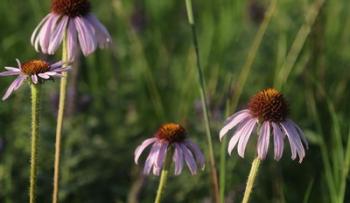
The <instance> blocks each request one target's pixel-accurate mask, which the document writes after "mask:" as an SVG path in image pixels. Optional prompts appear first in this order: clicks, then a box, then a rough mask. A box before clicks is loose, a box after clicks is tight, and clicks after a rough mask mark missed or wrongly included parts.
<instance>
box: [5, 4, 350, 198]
mask: <svg viewBox="0 0 350 203" xmlns="http://www.w3.org/2000/svg"><path fill="white" fill-rule="evenodd" d="M91 2H92V5H93V9H92V10H93V12H94V13H95V14H96V16H97V17H98V18H99V19H100V20H101V22H103V23H104V24H105V25H106V27H107V28H108V30H109V31H110V33H111V35H112V37H113V40H114V44H113V46H112V47H111V49H109V50H98V51H96V53H94V54H92V55H91V56H89V57H87V58H84V57H81V58H80V60H79V62H77V63H76V64H75V65H74V69H73V71H71V73H70V78H69V98H68V102H67V112H66V113H67V114H66V118H65V126H64V136H63V149H62V165H61V168H62V174H61V193H60V199H61V202H69V203H75V202H85V203H89V202H94V203H95V202H116V203H119V202H131V203H133V202H152V201H153V199H154V196H155V192H156V188H157V184H158V180H159V179H158V177H155V176H149V177H143V176H142V174H141V171H142V167H143V163H144V161H142V162H141V163H142V164H141V165H139V166H137V165H135V164H134V162H133V152H134V149H135V148H136V147H137V146H138V145H139V144H140V143H141V142H142V141H143V140H144V139H146V138H148V137H151V136H153V133H154V132H155V131H156V130H157V128H158V127H159V126H160V125H161V124H162V123H164V122H170V121H172V122H178V123H181V124H182V125H183V126H185V127H186V129H187V130H188V132H189V136H190V139H191V140H193V141H195V142H197V143H199V145H200V147H201V149H203V150H204V151H206V149H207V147H206V139H205V132H204V125H203V120H202V111H201V106H200V97H199V90H198V85H197V73H196V71H195V65H196V63H195V55H194V50H193V46H192V38H191V30H190V27H189V26H188V23H187V16H186V9H185V1H184V0H183V1H174V0H167V1H159V0H146V1H142V0H132V1H129V0H110V1H98V0H93V1H91ZM273 2H275V3H276V1H272V4H274V3H273ZM193 4H194V5H193V7H194V13H195V20H196V23H197V31H198V35H199V44H200V45H199V46H200V52H201V62H202V64H203V67H204V74H205V78H206V84H207V90H208V94H209V95H208V97H209V98H208V99H209V106H210V117H211V123H212V126H211V127H212V132H213V144H214V150H215V155H216V162H217V168H218V170H219V171H220V172H221V174H222V172H224V171H225V172H226V177H225V178H224V180H225V185H226V187H225V197H226V202H228V203H230V202H240V201H241V198H242V192H243V191H244V187H245V181H246V177H247V175H248V173H249V168H250V163H251V161H252V160H253V158H254V156H255V153H256V150H255V146H256V140H255V139H256V138H255V139H252V140H250V142H249V146H248V148H247V149H248V150H247V152H246V158H245V159H241V158H239V157H238V155H237V153H236V152H234V153H233V155H232V156H231V157H229V156H228V155H227V153H226V146H225V145H224V144H222V143H220V141H219V139H218V131H219V129H220V127H222V125H223V122H224V120H225V117H226V116H227V115H228V114H232V113H233V111H235V110H236V109H235V106H236V105H235V104H237V109H242V108H244V107H245V104H246V103H247V101H248V99H249V97H250V96H251V95H252V94H254V93H256V92H257V91H259V90H261V89H263V88H266V87H271V86H275V87H277V88H278V89H279V90H281V91H282V92H283V93H284V95H285V97H286V98H287V99H288V100H289V104H290V109H291V111H290V114H291V115H290V117H291V118H292V119H293V120H294V121H295V122H296V123H298V124H299V126H300V127H301V128H302V129H303V130H304V131H305V134H306V136H307V138H308V140H309V142H310V148H309V150H308V151H307V154H306V158H305V160H304V161H303V163H302V164H299V163H298V162H297V161H292V160H291V159H290V156H291V155H290V150H289V147H288V146H287V145H286V147H285V152H284V156H283V158H282V160H281V161H279V162H276V161H274V160H273V159H272V158H273V155H272V153H269V156H268V159H267V160H265V161H264V162H263V164H262V167H261V170H260V171H259V175H258V179H257V182H256V185H255V190H254V193H253V196H252V199H251V202H266V203H268V202H293V203H294V202H298V203H299V202H324V203H328V202H350V191H349V189H347V187H346V186H347V185H348V183H349V179H348V172H349V170H348V169H349V163H350V144H349V143H350V139H349V136H350V126H349V123H350V105H349V100H350V94H349V87H350V86H349V85H350V84H349V81H350V71H349V68H350V67H349V65H348V64H350V12H349V11H350V1H348V0H333V1H330V0H329V1H323V0H283V1H277V3H276V4H275V8H274V9H272V12H271V14H272V16H271V18H270V19H267V18H264V16H265V15H264V13H265V12H266V11H267V10H269V7H270V5H271V2H270V1H268V0H265V1H263V0H261V1H260V0H215V1H212V0H201V1H194V2H193ZM49 8H50V1H48V0H46V1H44V0H27V1H23V0H1V3H0V25H1V26H2V28H1V30H0V66H2V67H3V66H15V65H16V63H15V58H19V59H20V60H22V61H26V60H29V59H32V58H38V57H41V58H45V59H49V60H51V61H55V60H59V58H60V52H58V54H57V55H56V56H50V57H48V56H43V55H40V54H38V53H35V51H34V50H33V48H32V46H31V45H30V36H31V33H32V31H33V30H34V28H35V27H36V25H37V24H38V23H39V21H40V20H41V18H43V17H44V16H45V15H46V14H47V13H48V12H49ZM264 19H265V20H264ZM264 25H265V28H266V30H264V28H263V26H264ZM259 30H260V32H259ZM259 36H260V37H262V38H261V41H259ZM259 42H261V43H259ZM254 48H257V49H256V50H257V52H256V57H254V52H255V51H254ZM250 64H251V65H250ZM245 76H247V80H245ZM12 79H13V78H8V77H6V78H1V81H0V90H1V93H4V92H5V90H6V88H7V87H8V85H9V84H10V82H11V81H12ZM58 86H59V80H56V81H55V82H47V83H45V85H44V87H43V92H42V106H41V109H42V112H41V116H42V117H41V118H42V119H41V128H40V131H41V137H40V152H39V156H40V157H39V164H40V165H39V174H38V190H39V191H38V202H50V201H51V192H52V177H53V158H54V136H55V124H56V123H55V121H56V106H57V102H58V89H59V87H58ZM241 90H242V91H241ZM0 119H1V120H0V129H1V135H0V202H4V203H10V202H26V201H27V199H28V198H27V191H28V187H27V186H28V174H29V153H30V95H29V88H28V86H26V85H24V86H23V87H21V88H20V90H18V91H17V92H15V94H14V95H12V96H11V97H10V99H8V100H7V101H4V102H1V104H0ZM221 152H222V153H221ZM270 152H272V145H270ZM220 154H223V155H224V156H221V159H220ZM223 157H224V159H222V158H223ZM142 159H143V160H144V157H142ZM223 160H226V162H223ZM223 164H225V165H226V167H225V169H223V168H221V169H220V165H223ZM208 169H209V167H207V168H206V170H205V171H204V172H202V173H200V175H197V176H191V175H190V174H189V172H188V170H187V169H186V170H184V171H183V173H182V174H181V175H180V176H178V177H175V176H171V177H170V179H169V181H168V186H167V188H166V194H165V199H164V202H171V203H173V202H211V195H210V193H211V190H210V178H209V172H208V171H209V170H208Z"/></svg>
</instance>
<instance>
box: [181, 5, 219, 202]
mask: <svg viewBox="0 0 350 203" xmlns="http://www.w3.org/2000/svg"><path fill="white" fill-rule="evenodd" d="M186 11H187V16H188V23H189V24H190V26H191V30H192V37H193V45H194V49H195V53H196V60H197V66H196V67H197V72H198V85H199V91H200V95H201V101H202V110H203V117H204V125H205V131H206V135H207V142H208V156H209V164H210V170H211V179H212V184H213V195H214V199H215V202H217V203H219V202H220V194H219V183H218V177H217V171H216V165H215V159H214V150H213V144H212V141H211V139H212V138H211V132H210V121H209V112H208V101H207V93H206V89H205V81H204V75H203V69H202V67H201V62H200V57H199V46H198V39H197V33H196V26H195V23H194V17H193V9H192V1H191V0H186Z"/></svg>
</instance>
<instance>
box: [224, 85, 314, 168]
mask: <svg viewBox="0 0 350 203" xmlns="http://www.w3.org/2000/svg"><path fill="white" fill-rule="evenodd" d="M288 112H289V109H288V104H287V102H286V100H285V99H284V97H283V95H282V94H281V93H279V92H278V91H277V90H275V89H273V88H268V89H264V90H262V91H260V92H258V93H257V94H256V95H255V96H253V97H252V98H251V99H250V102H249V104H248V108H247V109H244V110H241V111H239V112H237V113H235V114H234V115H232V116H231V117H229V118H228V119H227V121H226V123H225V126H224V127H223V128H222V129H221V131H220V139H222V138H223V136H224V135H225V134H226V133H227V132H228V131H229V130H231V129H233V128H235V132H234V135H233V137H232V138H231V140H230V142H229V145H228V153H229V154H230V155H231V152H232V150H233V149H234V148H235V146H236V145H237V144H238V147H237V149H238V154H239V156H241V157H242V158H243V157H244V151H245V148H246V146H247V143H248V140H249V137H250V135H251V134H252V132H253V130H254V129H255V128H256V126H257V125H258V126H259V127H260V128H258V131H259V133H258V134H259V137H258V144H257V152H258V157H259V159H260V160H263V159H265V158H266V155H267V152H268V148H269V143H270V135H271V136H272V135H273V136H274V137H273V138H274V139H273V140H274V159H275V160H277V161H278V160H280V159H281V157H282V154H283V148H284V138H285V137H286V136H287V138H288V140H289V144H290V148H291V152H292V159H293V160H294V159H295V158H296V157H297V156H298V157H299V163H301V162H302V160H303V158H304V157H305V149H304V145H305V147H306V148H308V143H307V141H306V139H305V137H304V134H303V132H302V130H301V129H300V128H299V127H298V125H297V124H295V123H294V122H293V121H292V120H290V119H289V118H288ZM303 143H304V145H303Z"/></svg>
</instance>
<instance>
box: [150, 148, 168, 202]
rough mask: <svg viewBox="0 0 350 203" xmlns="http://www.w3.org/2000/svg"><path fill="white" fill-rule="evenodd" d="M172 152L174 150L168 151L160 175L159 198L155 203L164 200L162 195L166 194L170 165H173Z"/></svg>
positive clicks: (157, 197)
mask: <svg viewBox="0 0 350 203" xmlns="http://www.w3.org/2000/svg"><path fill="white" fill-rule="evenodd" d="M171 150H172V149H170V150H168V152H167V156H166V157H165V161H164V166H163V168H162V173H161V175H160V181H159V185H158V190H157V196H156V199H155V200H154V203H160V201H161V199H162V195H163V193H164V189H165V186H166V184H167V181H168V173H169V168H170V164H171V157H172V156H171V155H172V153H171V152H170V151H171Z"/></svg>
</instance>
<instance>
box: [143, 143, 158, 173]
mask: <svg viewBox="0 0 350 203" xmlns="http://www.w3.org/2000/svg"><path fill="white" fill-rule="evenodd" d="M159 147H160V145H159V143H158V142H155V143H154V144H153V146H152V149H151V152H150V153H149V155H148V157H147V159H146V162H145V167H144V169H143V173H144V174H146V175H148V174H149V173H150V172H151V169H152V167H153V165H154V160H156V159H157V157H158V152H159Z"/></svg>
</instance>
